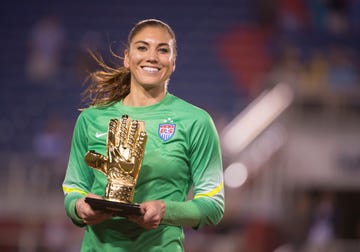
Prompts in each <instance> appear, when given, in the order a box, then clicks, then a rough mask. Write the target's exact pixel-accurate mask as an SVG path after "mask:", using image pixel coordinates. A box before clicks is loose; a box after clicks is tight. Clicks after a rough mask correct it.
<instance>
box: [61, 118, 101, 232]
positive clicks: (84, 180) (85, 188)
mask: <svg viewBox="0 0 360 252" xmlns="http://www.w3.org/2000/svg"><path fill="white" fill-rule="evenodd" d="M86 151H87V133H86V122H85V118H84V115H83V114H80V116H79V118H78V119H77V121H76V124H75V127H74V133H73V138H72V142H71V149H70V156H69V162H68V167H67V170H66V175H65V179H64V182H63V186H62V187H63V191H64V195H65V198H64V205H65V210H66V213H67V215H68V216H69V217H70V218H71V220H72V221H73V222H74V223H75V224H76V225H78V226H84V225H85V224H84V222H83V220H82V218H80V217H79V215H78V213H77V211H76V202H77V200H80V199H82V198H84V197H85V196H86V195H87V194H88V193H89V192H90V185H91V184H92V182H93V180H94V175H93V172H92V171H91V169H89V168H88V167H87V166H86V164H85V161H84V156H85V154H86Z"/></svg>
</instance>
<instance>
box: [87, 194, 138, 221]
mask: <svg viewBox="0 0 360 252" xmlns="http://www.w3.org/2000/svg"><path fill="white" fill-rule="evenodd" d="M85 202H86V203H88V204H89V205H90V206H91V208H92V209H94V210H98V211H104V212H108V213H112V214H113V215H114V216H123V217H125V216H129V215H142V213H141V209H140V205H139V204H127V203H121V202H114V201H109V200H103V199H95V198H88V197H86V198H85Z"/></svg>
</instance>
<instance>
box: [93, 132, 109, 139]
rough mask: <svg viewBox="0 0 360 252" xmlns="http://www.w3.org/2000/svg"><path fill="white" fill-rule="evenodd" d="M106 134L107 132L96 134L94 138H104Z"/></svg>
mask: <svg viewBox="0 0 360 252" xmlns="http://www.w3.org/2000/svg"><path fill="white" fill-rule="evenodd" d="M106 134H107V132H104V133H99V132H96V134H95V137H96V138H99V137H102V136H105V135H106Z"/></svg>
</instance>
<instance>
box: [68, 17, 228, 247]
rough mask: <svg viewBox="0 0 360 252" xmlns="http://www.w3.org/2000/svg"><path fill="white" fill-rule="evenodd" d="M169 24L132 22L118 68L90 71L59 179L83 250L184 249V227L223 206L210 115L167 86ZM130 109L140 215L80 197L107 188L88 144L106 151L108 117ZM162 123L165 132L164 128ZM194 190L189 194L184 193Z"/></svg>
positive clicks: (208, 220) (171, 59) (214, 216)
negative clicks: (137, 133)
mask: <svg viewBox="0 0 360 252" xmlns="http://www.w3.org/2000/svg"><path fill="white" fill-rule="evenodd" d="M176 53H177V52H176V39H175V34H174V32H173V30H172V29H171V28H170V27H169V26H168V25H167V24H165V23H164V22H162V21H160V20H155V19H149V20H144V21H141V22H139V23H137V24H136V25H135V26H134V28H133V29H132V30H131V32H130V34H129V37H128V45H127V49H126V50H125V55H124V58H123V64H124V66H123V67H120V68H110V67H109V66H107V65H105V64H104V63H103V62H102V61H101V60H98V61H99V63H100V65H101V66H102V67H103V70H102V71H97V72H95V73H93V74H92V75H91V77H92V78H91V79H92V80H93V81H92V83H91V85H90V86H89V88H88V89H87V90H86V92H85V95H86V97H87V98H88V99H90V106H89V107H88V108H86V109H85V110H83V111H82V112H81V114H80V115H79V117H78V119H77V122H76V125H75V128H74V134H73V140H72V145H71V151H70V158H69V163H68V168H67V172H66V176H65V180H64V183H63V190H64V193H65V201H64V202H65V209H66V212H67V214H68V216H69V217H70V218H71V219H72V221H73V222H74V223H75V224H76V225H78V226H86V231H85V235H84V240H83V243H82V251H184V234H183V228H182V227H192V228H194V229H198V228H200V227H203V226H206V225H215V224H217V223H218V222H219V221H220V220H221V218H222V216H223V213H224V189H223V176H222V161H221V153H220V146H219V139H218V135H217V132H216V129H215V126H214V124H213V121H212V119H211V118H210V116H209V115H208V113H207V112H205V111H204V110H202V109H200V108H197V107H195V106H193V105H191V104H189V103H187V102H185V101H183V100H181V99H180V98H177V97H175V96H174V95H172V94H170V93H169V92H168V91H167V84H168V81H169V78H170V76H171V74H172V73H173V72H174V70H175V60H176ZM124 114H126V115H129V116H130V117H131V118H132V119H136V120H142V121H144V122H145V127H146V132H147V134H148V138H147V143H146V147H145V154H144V159H143V162H142V168H141V170H140V173H139V176H138V181H137V185H136V189H135V196H134V202H139V203H140V208H141V211H142V213H143V215H141V216H128V217H127V218H123V217H112V216H111V215H110V214H108V213H104V212H101V211H94V210H93V209H92V208H91V207H90V205H88V204H87V203H86V202H85V200H84V198H85V197H92V198H101V196H103V195H104V188H105V186H106V176H105V175H104V174H102V173H100V172H97V171H96V170H93V169H91V168H89V167H88V166H87V165H86V163H85V161H84V156H85V155H86V153H87V152H88V151H89V150H95V151H96V152H98V153H102V154H104V155H106V153H105V152H106V136H105V134H106V132H107V127H108V124H109V121H110V119H112V118H120V117H121V115H124ZM164 127H165V128H166V127H167V129H168V130H166V132H165V134H163V133H164V132H162V130H163V129H164ZM190 189H192V192H193V197H192V199H191V200H187V196H188V193H189V191H190Z"/></svg>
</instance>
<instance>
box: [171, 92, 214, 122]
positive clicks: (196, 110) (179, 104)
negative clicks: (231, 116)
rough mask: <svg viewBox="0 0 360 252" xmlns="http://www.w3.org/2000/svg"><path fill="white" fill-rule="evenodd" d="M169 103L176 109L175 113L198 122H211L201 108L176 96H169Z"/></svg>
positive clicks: (207, 114) (209, 117) (208, 115)
mask: <svg viewBox="0 0 360 252" xmlns="http://www.w3.org/2000/svg"><path fill="white" fill-rule="evenodd" d="M171 103H172V106H174V108H176V111H177V113H181V114H183V115H184V116H188V117H189V118H193V119H196V120H197V121H199V120H206V121H207V120H211V116H210V114H209V113H208V112H207V111H206V110H205V109H203V108H200V107H198V106H196V105H194V104H192V103H190V102H188V101H185V100H183V99H181V98H179V97H177V96H174V95H171Z"/></svg>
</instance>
